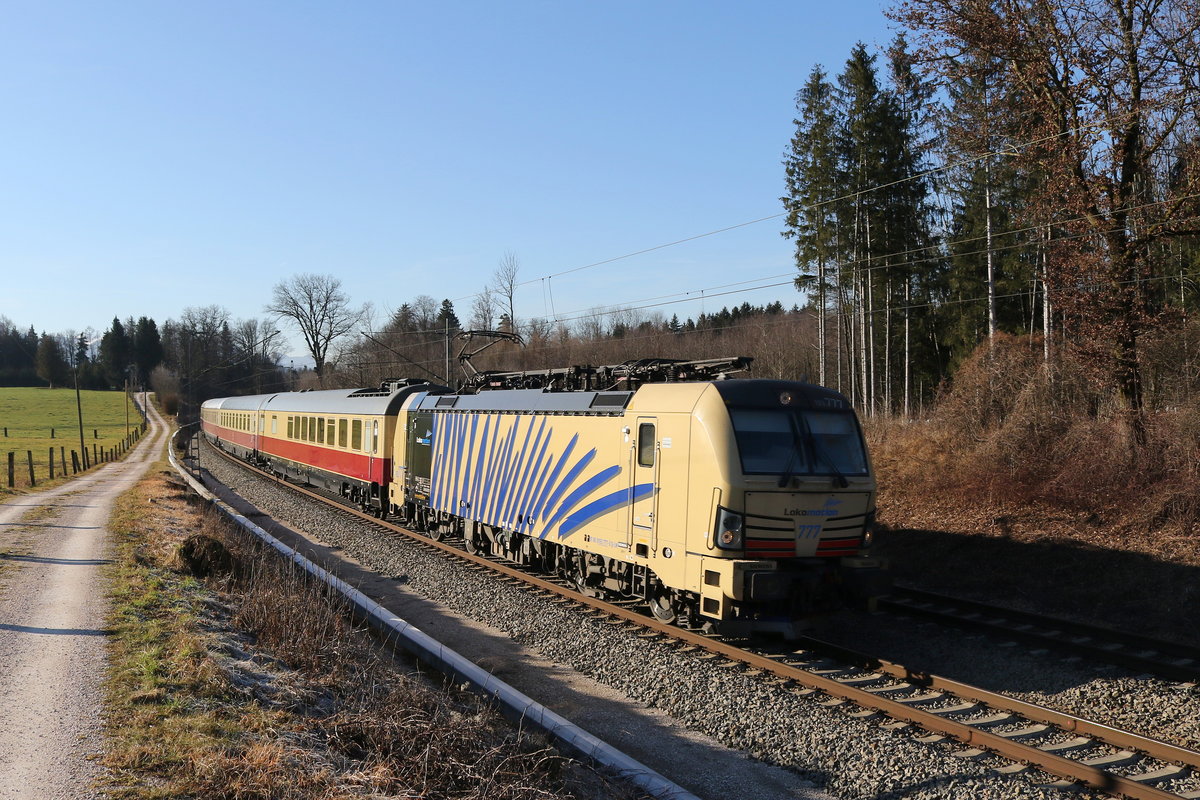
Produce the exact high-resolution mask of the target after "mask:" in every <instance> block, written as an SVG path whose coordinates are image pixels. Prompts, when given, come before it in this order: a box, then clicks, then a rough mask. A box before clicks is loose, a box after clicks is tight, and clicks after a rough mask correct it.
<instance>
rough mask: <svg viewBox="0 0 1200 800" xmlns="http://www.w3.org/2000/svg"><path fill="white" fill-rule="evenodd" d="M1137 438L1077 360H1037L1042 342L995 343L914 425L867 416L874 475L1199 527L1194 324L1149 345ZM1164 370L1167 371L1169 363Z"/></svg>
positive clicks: (1197, 334)
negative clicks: (1140, 512) (1144, 409)
mask: <svg viewBox="0 0 1200 800" xmlns="http://www.w3.org/2000/svg"><path fill="white" fill-rule="evenodd" d="M1146 349H1147V351H1148V352H1147V354H1146V359H1145V362H1146V367H1145V369H1146V373H1147V375H1148V376H1153V378H1154V381H1153V386H1152V387H1150V389H1148V391H1147V395H1148V405H1149V406H1151V407H1153V408H1154V409H1155V410H1154V411H1151V412H1148V416H1147V418H1146V432H1145V437H1144V441H1143V442H1141V443H1139V442H1138V440H1137V438H1136V437H1135V436H1134V435H1133V432H1132V430H1131V428H1130V424H1129V417H1128V414H1127V413H1126V412H1125V410H1124V408H1123V405H1122V401H1121V398H1120V396H1119V394H1118V393H1117V392H1116V391H1115V390H1113V389H1111V388H1109V387H1107V386H1105V385H1104V384H1103V383H1101V381H1100V380H1098V379H1097V378H1096V376H1095V375H1094V373H1093V371H1092V370H1091V368H1090V366H1089V365H1088V363H1086V361H1085V359H1084V358H1082V357H1080V356H1078V355H1076V354H1073V353H1071V352H1063V353H1061V354H1059V357H1058V358H1057V360H1056V362H1055V363H1054V364H1053V365H1048V364H1046V363H1045V362H1044V361H1043V359H1042V350H1041V343H1040V341H1038V340H1036V339H1033V340H1031V339H1029V338H1027V337H1021V338H1017V337H1011V336H999V337H997V339H996V341H995V342H993V343H992V344H990V345H989V344H988V343H984V344H982V345H980V346H979V347H978V348H977V349H976V351H975V352H974V353H973V354H972V355H971V356H970V357H969V358H968V359H967V360H966V362H964V363H963V365H962V367H961V368H960V369H959V371H958V373H957V374H956V375H955V377H954V381H953V383H952V384H951V385H949V386H947V387H945V388H944V389H943V391H942V393H941V396H940V398H939V402H938V404H937V406H936V409H935V411H934V412H933V414H932V416H931V418H930V419H929V420H928V421H927V422H925V423H912V424H902V423H898V422H894V421H893V422H879V421H872V423H871V424H870V425H869V429H870V431H871V439H872V442H871V443H872V446H873V452H874V455H875V460H876V464H877V466H878V467H879V468H880V472H881V474H882V475H884V476H885V480H892V481H895V482H897V483H898V484H901V485H907V486H912V487H914V488H921V489H922V490H930V489H934V488H936V490H937V491H940V492H945V491H949V492H954V493H958V494H960V495H963V496H971V497H978V496H980V494H981V493H982V494H986V495H987V496H990V497H992V498H994V499H997V500H1009V501H1015V502H1027V501H1040V502H1048V503H1051V504H1054V505H1058V506H1061V507H1066V508H1075V509H1080V508H1086V509H1092V510H1095V509H1100V508H1107V507H1114V506H1120V507H1124V508H1132V507H1137V508H1139V509H1145V512H1144V516H1145V519H1144V524H1145V525H1147V526H1148V527H1150V528H1154V527H1158V526H1161V525H1167V524H1170V525H1175V526H1190V525H1194V524H1196V522H1197V521H1200V490H1197V488H1196V487H1197V485H1198V484H1197V478H1198V477H1200V476H1198V474H1197V473H1198V472H1200V467H1198V466H1197V463H1198V461H1200V401H1198V400H1196V399H1194V398H1195V397H1196V396H1197V394H1198V393H1197V391H1196V390H1197V389H1200V327H1197V326H1191V327H1190V328H1189V329H1188V331H1187V332H1186V335H1184V336H1177V337H1174V338H1172V337H1168V336H1163V337H1161V338H1160V339H1158V340H1155V341H1153V342H1150V343H1148V345H1147V348H1146ZM1172 362H1174V363H1175V364H1176V368H1175V369H1174V370H1171V369H1169V367H1170V365H1171V363H1172Z"/></svg>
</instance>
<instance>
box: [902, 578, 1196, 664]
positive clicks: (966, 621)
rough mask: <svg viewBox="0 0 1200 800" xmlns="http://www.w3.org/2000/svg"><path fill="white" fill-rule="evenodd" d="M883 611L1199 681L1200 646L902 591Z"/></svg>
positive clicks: (957, 598)
mask: <svg viewBox="0 0 1200 800" xmlns="http://www.w3.org/2000/svg"><path fill="white" fill-rule="evenodd" d="M879 608H880V609H881V610H883V611H887V612H890V613H896V614H906V615H910V616H913V617H919V618H922V619H929V620H933V621H936V622H939V623H942V624H945V625H951V626H956V627H961V628H967V629H970V630H978V631H982V632H985V633H989V634H992V635H995V636H1000V637H1004V638H1011V639H1017V640H1020V641H1024V642H1027V643H1032V644H1034V645H1038V646H1043V647H1047V648H1054V649H1056V650H1061V651H1065V652H1069V653H1074V654H1078V655H1081V656H1083V657H1086V658H1089V659H1093V660H1096V661H1101V662H1105V663H1109V664H1114V665H1117V666H1120V667H1125V668H1127V669H1131V670H1135V671H1140V672H1145V673H1148V674H1151V675H1158V676H1160V677H1163V678H1167V679H1170V680H1177V681H1190V682H1196V681H1197V680H1200V648H1195V647H1191V646H1189V645H1186V644H1181V643H1178V642H1168V641H1163V640H1161V639H1151V638H1149V637H1145V636H1139V635H1137V634H1132V633H1128V632H1125V631H1118V630H1114V629H1111V628H1103V627H1099V626H1096V625H1088V624H1085V623H1082V622H1076V621H1074V620H1065V619H1058V618H1054V617H1046V616H1043V615H1040V614H1033V613H1029V612H1026V611H1019V610H1016V609H1011V608H1006V607H1003V606H998V605H995V604H991V603H983V602H980V601H976V600H967V599H964V598H959V597H949V596H946V595H942V594H937V593H935V592H928V591H924V590H920V589H914V588H909V587H903V588H897V589H895V590H894V591H893V592H892V595H891V596H890V597H887V598H883V599H881V600H880V601H879Z"/></svg>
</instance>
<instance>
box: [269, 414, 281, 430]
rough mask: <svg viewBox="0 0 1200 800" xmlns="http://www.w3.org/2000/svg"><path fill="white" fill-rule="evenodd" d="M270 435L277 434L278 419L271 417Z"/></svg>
mask: <svg viewBox="0 0 1200 800" xmlns="http://www.w3.org/2000/svg"><path fill="white" fill-rule="evenodd" d="M271 433H279V417H277V416H275V415H274V414H272V415H271Z"/></svg>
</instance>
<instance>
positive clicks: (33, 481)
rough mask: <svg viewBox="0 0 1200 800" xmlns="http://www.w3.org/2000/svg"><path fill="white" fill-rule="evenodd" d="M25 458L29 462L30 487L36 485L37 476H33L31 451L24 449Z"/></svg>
mask: <svg viewBox="0 0 1200 800" xmlns="http://www.w3.org/2000/svg"><path fill="white" fill-rule="evenodd" d="M25 460H26V461H28V462H29V486H30V488H32V487H34V486H37V478H35V477H33V451H32V450H26V451H25Z"/></svg>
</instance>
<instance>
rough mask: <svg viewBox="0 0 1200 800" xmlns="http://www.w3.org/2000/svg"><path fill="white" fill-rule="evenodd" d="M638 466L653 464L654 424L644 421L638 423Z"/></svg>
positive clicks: (651, 465) (650, 465)
mask: <svg viewBox="0 0 1200 800" xmlns="http://www.w3.org/2000/svg"><path fill="white" fill-rule="evenodd" d="M637 449H638V466H639V467H653V466H654V424H653V423H649V422H644V423H642V424H641V425H638V444H637Z"/></svg>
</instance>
